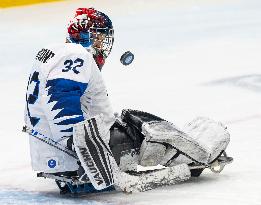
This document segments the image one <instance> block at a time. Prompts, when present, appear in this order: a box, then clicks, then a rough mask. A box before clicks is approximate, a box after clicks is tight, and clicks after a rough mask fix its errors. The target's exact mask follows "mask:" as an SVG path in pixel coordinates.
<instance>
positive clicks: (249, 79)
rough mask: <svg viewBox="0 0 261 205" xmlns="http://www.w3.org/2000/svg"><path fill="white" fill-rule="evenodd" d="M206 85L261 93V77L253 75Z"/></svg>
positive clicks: (225, 79)
mask: <svg viewBox="0 0 261 205" xmlns="http://www.w3.org/2000/svg"><path fill="white" fill-rule="evenodd" d="M204 85H209V86H212V85H232V86H236V87H240V88H244V89H248V90H252V91H254V92H261V75H260V74H252V75H242V76H236V77H231V78H224V79H220V80H216V81H212V82H208V83H205V84H204Z"/></svg>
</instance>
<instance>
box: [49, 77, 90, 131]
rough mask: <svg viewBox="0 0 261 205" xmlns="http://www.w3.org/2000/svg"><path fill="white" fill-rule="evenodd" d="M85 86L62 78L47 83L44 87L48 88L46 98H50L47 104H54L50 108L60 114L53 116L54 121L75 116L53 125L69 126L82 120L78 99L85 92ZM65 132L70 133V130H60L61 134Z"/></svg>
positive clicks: (85, 84)
mask: <svg viewBox="0 0 261 205" xmlns="http://www.w3.org/2000/svg"><path fill="white" fill-rule="evenodd" d="M87 86H88V84H87V83H81V82H77V81H73V80H68V79H64V78H58V79H54V80H48V81H47V84H46V87H47V88H49V89H48V96H50V99H49V101H48V103H51V102H56V103H55V105H54V106H53V107H52V111H54V110H59V109H60V112H59V113H58V114H57V115H56V116H54V119H58V118H61V117H70V116H77V117H72V118H68V119H65V120H62V121H61V122H59V123H55V124H57V125H70V124H76V123H78V122H81V121H83V120H84V117H83V113H82V110H81V102H80V98H81V96H82V95H83V93H84V92H85V90H86V88H87ZM67 131H68V132H72V128H71V129H67V130H62V131H61V132H67Z"/></svg>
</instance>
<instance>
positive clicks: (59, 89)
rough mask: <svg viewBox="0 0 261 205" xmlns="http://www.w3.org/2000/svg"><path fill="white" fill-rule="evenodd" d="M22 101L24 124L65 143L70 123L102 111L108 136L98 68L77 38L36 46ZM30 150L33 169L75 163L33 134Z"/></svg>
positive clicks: (68, 167)
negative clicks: (61, 42) (24, 104)
mask: <svg viewBox="0 0 261 205" xmlns="http://www.w3.org/2000/svg"><path fill="white" fill-rule="evenodd" d="M26 101H27V102H26V109H25V123H26V126H27V127H29V128H31V129H33V130H35V131H37V132H38V133H40V134H41V135H43V136H45V137H48V138H50V139H52V140H54V141H55V142H59V143H61V144H64V146H66V143H67V140H68V139H69V138H70V137H72V133H73V125H74V124H76V123H78V122H81V121H83V120H84V119H86V118H89V117H92V116H95V115H97V114H103V117H104V122H105V125H106V129H107V130H108V135H107V136H109V129H110V127H111V126H112V124H113V123H114V120H115V119H114V115H113V111H112V108H111V105H110V102H109V99H108V95H107V91H106V87H105V85H104V82H103V79H102V76H101V73H100V71H99V69H98V67H97V65H96V63H95V61H94V59H93V57H92V54H91V53H89V52H88V51H87V50H86V49H85V48H83V47H82V46H81V45H79V44H72V43H63V44H57V45H51V46H47V47H45V48H43V49H41V50H40V51H39V52H38V54H37V55H36V59H35V62H34V64H33V69H32V72H31V75H30V78H29V81H28V86H27V94H26ZM108 140H109V139H108ZM30 151H31V160H32V167H33V169H34V170H36V171H44V172H49V173H52V172H62V171H74V170H77V169H78V165H77V163H76V160H75V159H74V158H72V157H70V156H69V155H67V154H65V153H63V152H61V151H59V150H57V149H56V148H54V147H51V146H50V145H48V144H45V143H44V142H41V141H40V140H38V139H35V138H34V137H32V136H30Z"/></svg>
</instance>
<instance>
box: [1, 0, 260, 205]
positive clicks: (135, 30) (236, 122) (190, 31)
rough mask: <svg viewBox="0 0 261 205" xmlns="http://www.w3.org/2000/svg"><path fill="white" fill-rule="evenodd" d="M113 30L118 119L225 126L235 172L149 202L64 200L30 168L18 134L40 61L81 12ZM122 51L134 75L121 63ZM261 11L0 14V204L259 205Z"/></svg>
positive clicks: (106, 197)
mask: <svg viewBox="0 0 261 205" xmlns="http://www.w3.org/2000/svg"><path fill="white" fill-rule="evenodd" d="M89 6H93V7H96V8H97V9H99V10H102V11H104V12H105V13H107V14H108V15H109V16H110V17H111V19H112V21H113V24H114V28H115V44H114V48H113V52H112V53H111V56H110V57H109V58H108V60H107V64H106V65H105V67H104V70H103V75H104V78H105V81H106V84H107V86H108V92H109V95H110V97H111V102H112V104H113V107H114V109H115V111H118V112H120V110H121V109H123V108H133V109H139V110H144V111H147V112H151V113H153V114H156V115H158V116H160V117H162V118H165V119H167V120H168V121H171V122H173V123H175V124H176V125H177V126H178V127H182V126H183V124H186V123H187V122H189V121H190V120H192V119H193V118H195V117H196V116H207V117H209V118H212V119H214V120H217V121H221V122H223V123H224V124H225V125H227V127H228V130H229V132H230V134H231V142H230V144H229V146H228V149H227V153H228V154H229V155H231V156H233V157H234V162H233V164H231V165H229V166H227V167H226V168H225V169H224V171H223V172H222V173H221V174H218V175H217V174H214V173H211V172H210V171H204V172H203V174H202V176H200V177H199V178H194V179H191V180H189V181H187V182H184V183H181V184H177V185H174V186H168V187H162V188H158V189H155V190H152V191H148V192H145V193H138V194H132V195H126V194H124V193H115V192H112V193H106V194H91V195H89V196H86V197H84V198H80V199H70V198H64V197H61V196H59V193H58V189H57V188H56V185H55V183H54V182H53V181H52V180H44V179H39V178H36V173H34V172H33V171H32V170H31V167H30V155H29V146H28V136H27V135H26V134H23V133H22V132H21V128H22V126H23V111H24V103H25V91H26V86H27V79H28V74H29V71H30V69H31V64H32V61H33V59H34V56H35V54H36V52H37V51H38V50H39V49H40V48H41V47H42V46H44V45H46V44H49V43H57V42H63V41H64V37H65V32H66V23H67V21H68V20H69V18H70V17H71V16H72V15H73V11H74V10H75V9H76V8H78V7H89ZM126 50H130V51H132V52H133V53H134V54H135V60H134V62H133V64H131V65H130V66H127V67H125V66H123V65H121V64H120V61H119V58H120V55H121V54H122V53H123V52H125V51H126ZM260 54H261V2H260V1H259V0H226V1H225V0H208V1H207V0H187V1H182V0H161V1H156V0H150V1H145V0H139V1H133V0H110V1H102V0H97V1H84V0H75V1H72V0H70V1H64V2H58V3H48V4H42V5H34V6H26V7H20V8H10V9H1V10H0V87H1V98H0V114H1V121H0V126H1V127H0V128H1V129H0V144H1V148H0V203H1V204H92V205H105V204H117V205H122V204H129V205H134V204H135V205H158V204H162V205H163V204H164V205H168V204H169V205H170V204H182V205H187V204H188V205H191V204H201V205H203V204H222V205H225V204H234V205H246V204H251V205H257V204H261V180H260V178H261V164H260V161H259V160H260V157H261V108H260V105H261V57H260Z"/></svg>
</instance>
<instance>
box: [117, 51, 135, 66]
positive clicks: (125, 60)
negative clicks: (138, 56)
mask: <svg viewBox="0 0 261 205" xmlns="http://www.w3.org/2000/svg"><path fill="white" fill-rule="evenodd" d="M133 60H134V55H133V53H132V52H130V51H126V52H125V53H123V54H122V56H121V59H120V61H121V63H122V64H123V65H130V64H131V63H132V61H133Z"/></svg>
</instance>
